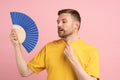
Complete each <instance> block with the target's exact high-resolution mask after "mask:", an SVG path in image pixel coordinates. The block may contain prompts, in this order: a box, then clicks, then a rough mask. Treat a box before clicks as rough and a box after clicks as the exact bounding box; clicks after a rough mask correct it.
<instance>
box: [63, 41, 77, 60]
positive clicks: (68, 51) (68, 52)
mask: <svg viewBox="0 0 120 80" xmlns="http://www.w3.org/2000/svg"><path fill="white" fill-rule="evenodd" d="M64 54H65V55H66V57H67V58H68V59H69V60H70V61H71V60H75V58H76V56H75V53H74V50H73V48H72V46H71V45H70V43H69V42H67V43H66V48H65V50H64Z"/></svg>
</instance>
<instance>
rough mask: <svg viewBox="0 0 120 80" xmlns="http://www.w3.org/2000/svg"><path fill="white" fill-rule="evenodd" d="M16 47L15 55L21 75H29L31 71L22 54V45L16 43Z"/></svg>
mask: <svg viewBox="0 0 120 80" xmlns="http://www.w3.org/2000/svg"><path fill="white" fill-rule="evenodd" d="M14 47H15V56H16V64H17V67H18V70H19V73H20V74H21V76H28V75H29V74H30V73H31V71H30V70H29V69H28V67H27V64H26V61H25V60H24V58H23V56H22V54H21V49H20V45H16V46H14Z"/></svg>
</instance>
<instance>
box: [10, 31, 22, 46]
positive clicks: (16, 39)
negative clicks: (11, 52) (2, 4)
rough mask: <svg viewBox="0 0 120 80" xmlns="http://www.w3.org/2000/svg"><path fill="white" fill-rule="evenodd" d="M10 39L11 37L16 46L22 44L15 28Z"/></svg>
mask: <svg viewBox="0 0 120 80" xmlns="http://www.w3.org/2000/svg"><path fill="white" fill-rule="evenodd" d="M10 39H11V41H12V43H13V45H14V46H17V45H19V44H20V43H19V40H18V36H17V33H16V31H15V30H14V29H12V30H11V34H10Z"/></svg>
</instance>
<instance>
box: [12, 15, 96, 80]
mask: <svg viewBox="0 0 120 80" xmlns="http://www.w3.org/2000/svg"><path fill="white" fill-rule="evenodd" d="M79 25H80V23H79V22H78V21H76V20H75V19H74V18H73V17H72V16H71V14H69V13H62V14H61V15H59V17H58V20H57V26H58V36H59V37H61V38H63V39H64V40H65V42H66V48H65V50H64V54H65V55H66V57H67V58H68V59H69V60H70V62H71V64H72V66H73V69H74V70H75V72H76V75H77V78H78V80H97V79H96V78H94V77H92V76H90V75H88V74H87V73H86V72H85V71H84V69H83V68H82V66H81V64H80V63H79V61H78V60H77V58H76V56H75V54H74V50H73V48H72V46H71V45H70V44H69V42H71V41H76V40H78V39H79V37H78V27H79ZM10 39H11V42H12V44H13V46H14V49H15V57H16V63H17V67H18V70H19V73H20V74H21V76H23V77H26V76H29V75H31V74H33V73H34V72H33V71H31V70H30V69H29V68H28V67H27V64H26V61H25V60H24V58H23V56H22V53H21V44H20V42H19V40H18V36H17V33H16V31H15V30H14V29H12V30H11V34H10Z"/></svg>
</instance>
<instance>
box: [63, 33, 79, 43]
mask: <svg viewBox="0 0 120 80" xmlns="http://www.w3.org/2000/svg"><path fill="white" fill-rule="evenodd" d="M63 39H64V40H65V41H66V42H72V41H76V40H78V39H79V37H78V34H73V35H70V36H68V37H66V38H63Z"/></svg>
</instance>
